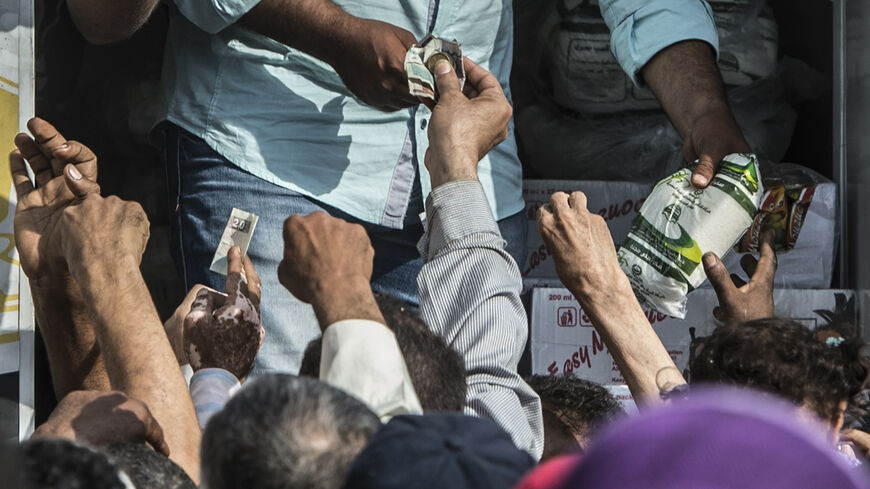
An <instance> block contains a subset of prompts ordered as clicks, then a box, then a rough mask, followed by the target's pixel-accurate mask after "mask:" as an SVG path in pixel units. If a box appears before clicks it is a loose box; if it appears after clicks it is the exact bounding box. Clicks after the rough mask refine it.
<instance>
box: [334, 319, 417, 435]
mask: <svg viewBox="0 0 870 489" xmlns="http://www.w3.org/2000/svg"><path fill="white" fill-rule="evenodd" d="M320 380H322V381H324V382H327V383H329V384H330V385H332V386H334V387H337V388H339V389H342V390H344V391H345V392H347V393H349V394H351V395H353V396H355V397H356V398H358V399H360V400H361V401H363V402H364V403H366V404H367V405H368V406H369V407H370V408H371V409H372V410H373V411H374V412H375V414H377V415H378V417H380V418H381V419H382V420H387V419H389V418H391V417H393V416H396V415H399V414H420V413H422V412H423V409H422V408H421V407H420V401H419V399H417V393H416V392H415V391H414V386H413V384H412V383H411V377H410V375H409V374H408V368H407V366H406V365H405V359H404V357H403V356H402V352H401V350H400V349H399V344H398V343H397V342H396V336H395V335H394V334H393V332H392V331H390V330H389V328H387V327H386V326H384V325H383V324H381V323H379V322H376V321H368V320H362V319H350V320H344V321H339V322H337V323H334V324H331V325H329V327H328V328H327V329H326V332H325V333H324V334H323V349H322V352H321V357H320Z"/></svg>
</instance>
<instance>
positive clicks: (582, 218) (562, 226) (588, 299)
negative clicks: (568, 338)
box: [538, 192, 686, 403]
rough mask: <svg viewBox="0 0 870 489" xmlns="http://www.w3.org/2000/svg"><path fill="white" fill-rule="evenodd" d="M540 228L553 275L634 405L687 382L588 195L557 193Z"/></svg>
mask: <svg viewBox="0 0 870 489" xmlns="http://www.w3.org/2000/svg"><path fill="white" fill-rule="evenodd" d="M538 228H539V230H540V232H541V237H542V238H544V242H545V243H546V244H547V249H548V250H549V251H550V253H551V254H552V255H553V259H554V260H555V263H556V272H557V273H558V274H559V279H561V280H562V283H563V284H565V287H567V288H568V290H570V291H571V293H573V294H574V297H576V298H577V301H578V302H579V303H580V305H581V306H582V307H583V311H584V312H585V313H586V314H588V315H589V318H590V319H591V321H592V324H593V326H594V327H595V330H596V331H598V334H600V335H601V339H602V340H604V344H605V345H607V350H608V351H609V352H610V355H611V356H612V357H613V359H614V361H615V362H616V364H617V366H618V367H619V371H620V372H621V373H622V376H623V377H624V378H625V382H626V384H628V387H629V389H630V390H631V394H632V396H634V398H635V400H636V401H637V402H638V403H651V402H656V401H657V400H659V399H660V397H659V392H660V389H662V388H673V387H676V386H678V385H682V384H685V383H686V381H685V379H683V376H682V374H681V373H680V371H679V370H677V368H676V365H674V361H673V360H672V359H671V356H670V355H669V354H668V352H667V350H666V349H665V347H664V345H662V342H661V340H660V339H659V337H658V335H656V332H655V331H654V330H653V328H652V326H651V325H650V323H649V321H648V320H647V318H646V315H645V314H644V312H643V310H642V309H641V307H640V304H638V302H637V299H635V297H634V292H632V289H631V284H630V283H629V281H628V278H627V277H626V276H625V274H624V273H623V272H622V269H621V268H620V267H619V262H618V261H617V258H616V250H615V247H614V245H613V239H612V238H611V236H610V230H609V229H608V228H607V224H606V223H605V222H604V219H602V218H601V216H599V215H597V214H592V213H590V212H589V211H588V210H587V208H586V196H585V195H584V194H583V193H582V192H574V193H573V194H571V195H570V196H568V195H567V194H565V193H562V192H559V193H556V194H554V195H553V196H552V197H551V199H550V203H549V204H548V205H546V206H544V207H542V208H541V210H540V218H539V222H538Z"/></svg>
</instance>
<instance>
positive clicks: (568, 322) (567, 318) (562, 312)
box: [557, 307, 577, 328]
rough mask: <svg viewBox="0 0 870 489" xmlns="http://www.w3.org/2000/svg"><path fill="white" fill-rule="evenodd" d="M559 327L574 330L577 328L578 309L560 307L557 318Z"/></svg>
mask: <svg viewBox="0 0 870 489" xmlns="http://www.w3.org/2000/svg"><path fill="white" fill-rule="evenodd" d="M557 317H558V318H559V319H558V322H559V327H561V328H573V327H575V326H577V308H575V307H560V308H559V310H558V316H557Z"/></svg>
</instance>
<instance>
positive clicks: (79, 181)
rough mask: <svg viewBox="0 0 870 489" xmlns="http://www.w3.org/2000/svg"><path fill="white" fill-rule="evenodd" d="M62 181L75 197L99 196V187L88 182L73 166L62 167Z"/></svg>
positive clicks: (95, 183)
mask: <svg viewBox="0 0 870 489" xmlns="http://www.w3.org/2000/svg"><path fill="white" fill-rule="evenodd" d="M63 179H64V181H65V182H66V186H67V187H68V188H69V189H70V191H71V192H72V193H73V194H74V195H75V196H76V197H85V196H86V195H88V194H97V195H99V194H100V185H99V184H98V183H97V182H95V181H93V180H88V179H87V178H86V177H85V176H84V175H82V173H81V172H80V171H79V170H78V168H76V166H75V165H66V167H64V169H63Z"/></svg>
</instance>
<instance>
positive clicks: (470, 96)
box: [424, 58, 513, 188]
mask: <svg viewBox="0 0 870 489" xmlns="http://www.w3.org/2000/svg"><path fill="white" fill-rule="evenodd" d="M464 63H465V77H466V78H465V89H464V91H463V89H461V88H460V87H459V78H457V77H456V73H455V72H454V70H453V67H452V66H451V65H450V63H448V62H447V61H440V62H438V64H436V65H435V84H436V85H437V86H438V94H439V98H438V103H437V104H435V107H434V108H433V109H432V118H431V120H430V121H429V149H428V150H427V151H426V157H425V159H424V161H425V164H426V169H428V170H429V174H430V176H431V178H432V187H433V188H434V187H437V186H439V185H441V184H443V183H447V182H449V181H453V180H460V179H474V178H477V163H478V162H479V161H480V160H481V158H483V157H484V156H486V154H487V153H489V151H490V150H491V149H492V148H494V147H495V146H496V145H497V144H499V143H501V142H502V141H504V140H505V138H507V135H508V122H509V121H510V118H511V114H512V113H513V109H512V108H511V105H510V103H509V102H508V101H507V98H506V97H505V95H504V90H502V87H501V85H500V84H499V82H498V79H496V77H495V76H493V75H492V74H491V73H489V72H488V71H486V70H485V69H483V68H481V67H480V66H478V65H476V64H474V62H472V61H471V60H469V59H468V58H464Z"/></svg>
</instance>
